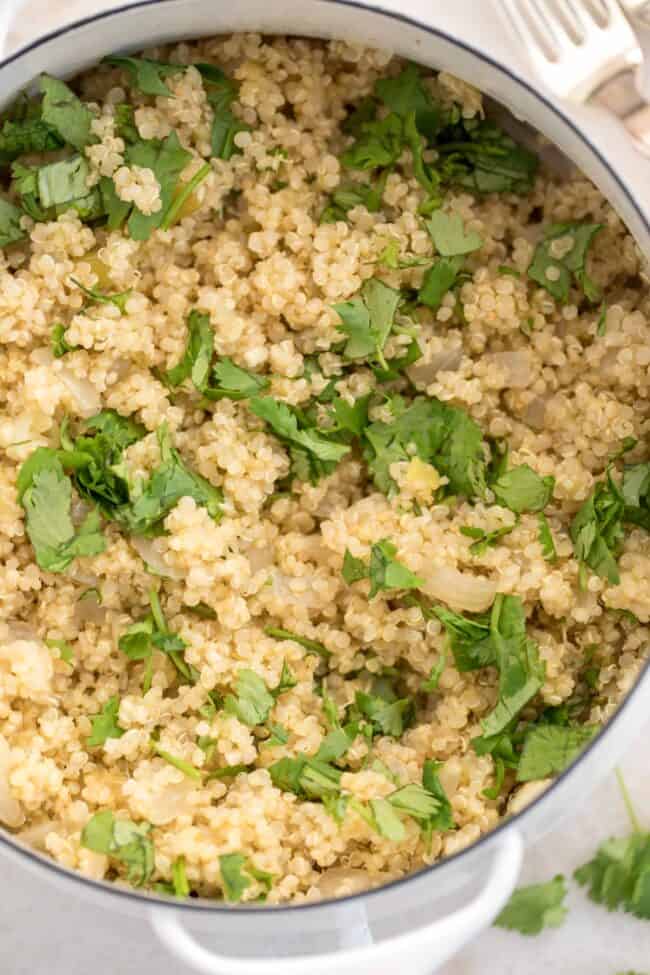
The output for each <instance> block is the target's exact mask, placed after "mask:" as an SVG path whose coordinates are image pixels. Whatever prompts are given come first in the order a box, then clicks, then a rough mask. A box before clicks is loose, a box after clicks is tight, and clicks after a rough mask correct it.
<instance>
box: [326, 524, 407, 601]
mask: <svg viewBox="0 0 650 975" xmlns="http://www.w3.org/2000/svg"><path fill="white" fill-rule="evenodd" d="M396 553H397V548H396V547H395V545H394V544H393V543H392V542H391V541H390V539H388V538H382V539H381V541H379V542H375V543H374V544H373V546H372V548H371V550H370V562H369V564H368V565H367V566H366V564H365V562H364V561H363V560H362V559H357V558H355V557H354V556H353V555H351V554H350V552H349V551H348V550H347V549H346V550H345V556H344V559H343V569H342V574H343V578H344V579H345V581H346V582H347V583H348V584H350V583H352V582H357V581H358V580H359V579H370V598H371V599H372V597H373V596H376V595H377V593H378V592H380V591H381V590H382V589H417V588H418V587H419V586H421V585H422V584H423V580H422V579H420V578H419V576H416V575H415V574H414V573H413V572H411V570H410V569H407V568H406V566H405V565H402V563H401V562H398V560H397V559H396V558H395V555H396Z"/></svg>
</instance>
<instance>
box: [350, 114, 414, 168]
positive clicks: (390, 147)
mask: <svg viewBox="0 0 650 975" xmlns="http://www.w3.org/2000/svg"><path fill="white" fill-rule="evenodd" d="M403 147H404V131H403V126H402V120H401V119H400V118H399V116H398V115H396V114H395V113H394V112H391V113H390V115H387V116H386V118H384V119H380V120H373V121H366V122H362V123H361V125H360V126H359V131H358V134H357V137H356V140H355V141H354V143H353V144H352V145H351V146H350V147H349V148H348V149H346V151H345V152H344V153H343V155H342V156H341V163H342V164H343V166H345V167H346V168H348V169H377V168H379V167H381V168H385V167H388V166H393V165H394V164H395V163H396V162H397V160H398V159H399V157H400V156H401V154H402V149H403Z"/></svg>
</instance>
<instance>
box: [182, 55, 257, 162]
mask: <svg viewBox="0 0 650 975" xmlns="http://www.w3.org/2000/svg"><path fill="white" fill-rule="evenodd" d="M194 67H195V68H197V70H198V71H199V72H200V74H201V76H202V78H203V84H204V86H205V92H206V96H207V99H208V102H209V104H210V106H211V108H212V112H213V118H212V134H211V142H212V155H213V156H214V157H215V158H217V159H225V160H226V161H228V160H229V159H231V158H232V156H233V155H234V154H235V153H236V152H239V151H240V150H239V149H238V148H237V146H236V145H235V136H236V135H237V133H238V132H248V131H249V126H248V125H246V124H245V123H244V122H242V121H241V120H240V119H238V118H237V116H236V115H235V114H234V113H233V111H232V103H233V102H234V100H235V99H236V98H237V93H238V91H239V86H238V85H237V83H236V82H235V81H233V80H232V79H231V78H228V77H227V76H226V75H225V74H224V73H223V71H221V69H220V68H218V67H217V66H216V65H214V64H203V63H200V64H195V65H194Z"/></svg>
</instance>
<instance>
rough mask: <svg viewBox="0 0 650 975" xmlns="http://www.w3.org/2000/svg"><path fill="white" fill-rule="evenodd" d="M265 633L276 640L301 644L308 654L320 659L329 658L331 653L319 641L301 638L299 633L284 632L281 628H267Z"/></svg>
mask: <svg viewBox="0 0 650 975" xmlns="http://www.w3.org/2000/svg"><path fill="white" fill-rule="evenodd" d="M264 632H265V633H266V635H267V636H272V637H274V638H275V639H276V640H293V642H294V643H298V644H300V646H301V647H304V648H305V650H306V651H307V653H315V654H317V655H318V656H319V657H329V656H330V651H329V650H328V649H327V648H326V647H324V646H323V644H322V643H319V642H318V641H317V640H310V639H309V638H308V637H306V636H299V635H298V634H297V633H292V632H291V630H283V629H282V628H281V627H279V626H265V627H264Z"/></svg>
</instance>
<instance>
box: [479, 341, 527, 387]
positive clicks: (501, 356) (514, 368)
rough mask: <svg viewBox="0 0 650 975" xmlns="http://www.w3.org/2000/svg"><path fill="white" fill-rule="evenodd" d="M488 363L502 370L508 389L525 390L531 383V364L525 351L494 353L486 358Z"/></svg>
mask: <svg viewBox="0 0 650 975" xmlns="http://www.w3.org/2000/svg"><path fill="white" fill-rule="evenodd" d="M485 358H487V359H488V360H489V361H490V362H493V363H494V364H495V365H496V366H497V367H500V368H501V369H503V370H504V371H505V373H506V380H507V384H508V387H509V388H510V389H525V388H526V387H527V386H530V384H531V383H532V381H533V364H532V360H531V357H530V353H529V352H527V351H526V349H515V350H513V351H511V352H495V353H494V354H493V355H490V356H486V357H485Z"/></svg>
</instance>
